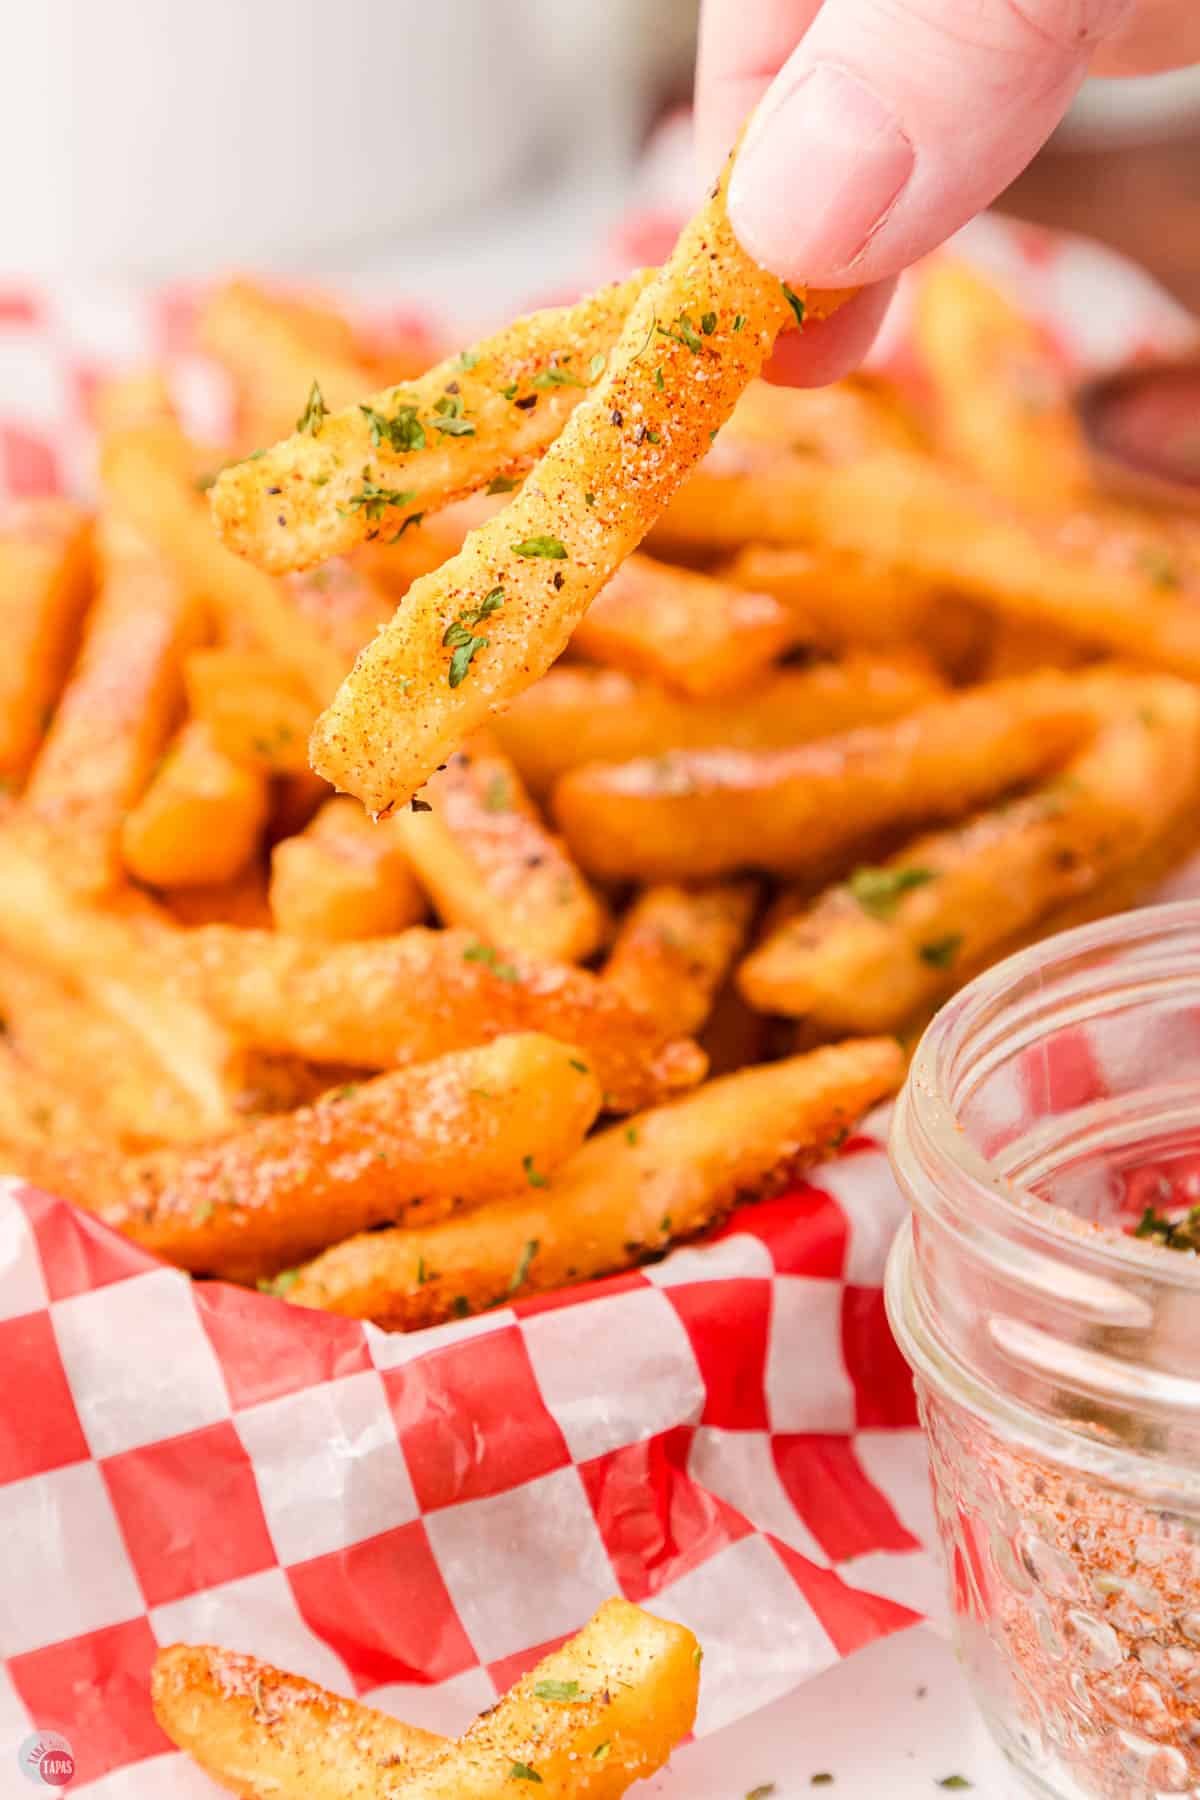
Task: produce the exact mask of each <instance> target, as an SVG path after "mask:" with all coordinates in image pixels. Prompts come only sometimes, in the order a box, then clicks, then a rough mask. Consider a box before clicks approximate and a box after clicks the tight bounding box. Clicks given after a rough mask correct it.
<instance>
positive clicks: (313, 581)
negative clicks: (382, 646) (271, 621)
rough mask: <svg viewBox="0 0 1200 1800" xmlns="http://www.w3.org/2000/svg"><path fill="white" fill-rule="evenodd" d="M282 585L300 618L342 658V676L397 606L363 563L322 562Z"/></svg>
mask: <svg viewBox="0 0 1200 1800" xmlns="http://www.w3.org/2000/svg"><path fill="white" fill-rule="evenodd" d="M283 587H284V591H285V592H286V594H287V596H288V599H289V601H290V602H291V604H292V606H293V607H294V608H295V611H296V613H297V615H298V616H299V617H300V618H301V619H303V620H304V621H305V622H306V624H307V625H308V626H309V627H310V628H311V630H312V631H313V632H314V633H315V634H316V636H317V637H318V638H319V639H320V640H321V641H322V642H323V643H325V644H327V645H328V646H329V648H330V649H331V650H332V652H333V653H334V655H335V656H337V657H338V659H339V662H340V666H341V668H342V672H343V673H345V672H346V670H348V669H349V668H350V667H351V665H352V664H353V662H354V659H355V657H356V656H357V655H358V653H359V651H360V650H361V649H362V647H363V645H364V644H365V643H367V642H368V641H369V640H370V639H371V638H372V637H374V635H375V633H376V632H377V631H378V630H379V627H380V626H381V625H386V623H387V621H388V620H389V619H390V618H391V616H392V612H393V609H394V607H395V600H394V599H393V597H392V595H391V593H390V592H389V591H388V589H387V588H386V587H385V586H384V585H383V583H382V582H381V581H380V580H379V579H377V577H376V576H375V574H374V573H373V572H372V570H370V569H369V568H367V567H366V566H364V564H363V563H362V562H361V561H358V562H356V563H347V562H342V561H341V560H340V559H336V560H334V561H333V562H327V563H323V564H322V566H321V567H320V568H319V569H309V570H308V571H307V572H306V573H305V574H303V575H288V576H286V577H285V578H284V582H283Z"/></svg>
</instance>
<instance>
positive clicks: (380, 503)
mask: <svg viewBox="0 0 1200 1800" xmlns="http://www.w3.org/2000/svg"><path fill="white" fill-rule="evenodd" d="M416 497H417V490H416V489H415V488H390V487H381V486H380V484H379V483H378V482H377V481H372V480H371V474H370V470H369V469H364V470H363V472H362V486H361V488H359V490H358V492H357V494H351V496H350V498H349V500H347V502H346V504H345V506H343V507H342V508H341V511H342V512H344V513H351V512H361V513H362V514H363V515H364V517H366V518H368V519H382V517H383V515H384V513H385V512H386V510H387V508H388V507H389V506H407V505H408V503H409V501H410V500H415V499H416Z"/></svg>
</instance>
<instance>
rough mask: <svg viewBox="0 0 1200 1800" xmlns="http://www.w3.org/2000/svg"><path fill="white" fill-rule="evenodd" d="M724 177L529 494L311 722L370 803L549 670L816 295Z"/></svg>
mask: <svg viewBox="0 0 1200 1800" xmlns="http://www.w3.org/2000/svg"><path fill="white" fill-rule="evenodd" d="M730 166H731V165H730ZM727 180H728V168H727V169H726V172H725V173H724V174H723V175H722V177H721V180H720V181H719V183H718V184H717V186H716V188H715V189H714V190H713V193H712V195H711V196H710V197H709V198H708V200H706V202H705V203H704V205H703V206H702V207H701V209H700V211H699V212H698V213H697V214H696V216H695V218H694V219H693V220H692V221H691V223H690V224H689V225H687V226H686V227H685V228H684V230H683V232H682V234H681V236H680V239H679V242H678V244H677V245H676V248H675V250H674V251H673V252H672V254H671V256H670V257H669V258H668V260H667V262H666V263H665V264H664V265H663V268H662V269H661V270H660V271H659V273H658V274H657V275H656V276H655V277H654V279H653V280H652V281H651V282H650V283H649V284H648V286H647V287H646V288H645V289H644V290H643V292H642V293H641V295H640V296H639V298H638V299H637V300H636V301H635V303H634V305H633V306H632V308H631V310H630V313H629V317H628V319H627V320H626V322H625V325H624V327H623V328H622V331H621V335H620V337H619V339H618V340H617V343H616V344H615V346H614V347H613V350H612V352H611V353H610V355H609V358H608V364H607V367H606V368H605V369H604V370H603V371H598V378H597V380H596V383H595V386H594V387H593V388H592V389H591V390H590V391H589V392H588V394H587V395H586V397H585V398H584V399H583V400H581V401H580V403H579V405H578V406H577V407H576V408H575V410H574V412H572V414H571V415H570V417H569V418H568V419H567V422H566V424H565V425H564V426H563V429H562V432H561V434H560V435H559V437H558V438H557V439H556V440H555V442H554V443H553V444H552V445H551V446H550V448H549V449H548V450H547V451H546V454H545V455H544V457H543V458H542V460H541V462H540V463H539V465H538V467H537V470H536V471H535V472H534V473H533V474H532V475H531V476H530V477H529V479H528V480H527V481H526V482H525V485H524V486H523V487H522V489H521V491H520V493H519V494H517V495H516V496H515V497H514V498H513V500H512V501H511V502H510V503H509V505H508V506H506V507H505V508H504V510H503V511H502V512H500V513H497V515H496V516H495V518H493V519H491V520H489V521H488V523H487V524H486V525H483V526H481V527H480V528H479V530H478V531H475V532H472V533H471V535H470V536H469V537H468V539H467V541H466V543H465V545H464V546H463V549H462V550H461V551H460V553H459V555H458V556H456V557H453V558H452V559H451V560H450V562H448V563H446V564H445V565H444V567H443V568H442V569H440V570H438V571H437V572H436V573H435V574H433V575H428V576H425V577H423V578H422V579H421V580H419V581H416V582H414V583H413V585H412V587H411V588H410V589H409V591H408V593H407V594H406V595H405V598H404V600H403V602H402V603H401V605H400V607H399V608H398V610H397V612H396V615H395V617H394V618H393V620H392V622H391V624H390V625H388V626H386V627H385V628H384V630H383V631H381V632H380V633H379V635H378V636H377V637H376V638H375V639H373V641H372V642H371V643H370V644H369V645H368V646H367V648H366V649H365V650H364V651H363V653H362V655H361V656H360V657H359V659H358V662H357V663H356V664H355V667H354V670H353V671H352V673H351V674H350V675H349V676H348V677H347V679H346V681H345V683H344V684H343V686H342V688H341V690H340V692H339V693H338V695H337V696H336V698H335V699H334V701H333V703H332V705H331V706H329V707H328V708H327V709H326V711H325V712H324V713H323V714H322V716H321V718H320V719H319V720H318V721H317V725H316V728H315V730H314V732H313V738H312V746H311V749H312V762H313V767H314V768H315V769H316V770H317V771H318V772H319V773H320V774H322V775H324V776H325V777H326V779H327V780H329V781H332V782H333V783H334V785H335V786H337V787H339V788H344V789H346V790H347V791H348V792H350V793H355V794H357V795H358V797H359V799H360V800H362V802H363V804H364V805H365V806H366V807H367V809H368V811H370V812H373V813H380V812H384V811H386V810H387V809H388V808H389V807H391V806H394V805H396V804H397V803H399V802H401V801H404V800H407V799H409V798H410V797H411V795H412V794H413V792H414V791H415V789H417V788H418V787H420V786H421V784H422V782H423V781H425V780H426V779H427V778H428V777H429V776H430V775H431V774H432V773H433V771H434V770H435V769H436V768H437V767H438V766H439V764H441V763H442V762H444V761H445V760H446V757H447V756H448V755H449V753H450V752H451V751H452V750H454V749H455V748H456V747H457V746H458V745H459V744H460V743H461V742H462V741H463V740H464V738H466V737H467V736H468V735H469V734H470V733H471V732H472V731H474V730H477V729H478V728H479V726H480V725H482V724H483V723H484V721H485V720H486V718H487V717H488V715H489V714H490V713H492V712H493V711H495V710H496V708H497V707H500V706H503V705H504V704H505V703H506V702H508V701H510V700H512V699H513V698H514V697H515V695H517V694H518V693H520V692H521V690H522V689H523V688H526V687H528V686H529V685H530V683H531V682H532V681H534V680H536V679H537V677H538V675H540V674H543V673H544V672H545V670H546V669H547V668H549V666H550V664H551V663H552V662H553V661H554V660H555V658H556V657H557V656H558V655H559V653H560V651H562V650H563V649H564V648H565V646H566V644H567V641H568V639H569V638H570V636H571V633H572V631H573V630H574V629H575V626H576V625H577V624H578V622H579V620H580V619H581V618H582V616H583V614H584V613H585V612H586V610H587V608H588V606H589V605H590V604H591V602H592V600H594V598H595V597H596V595H597V593H598V592H599V591H600V589H601V588H602V587H603V586H604V583H605V582H606V581H607V580H608V579H609V578H610V577H611V575H612V574H613V573H614V571H615V570H616V569H617V568H618V567H619V565H620V564H621V563H622V562H623V561H624V559H625V557H626V556H628V554H629V552H630V551H631V550H634V549H636V548H637V545H638V544H639V542H640V541H641V539H642V538H643V537H644V536H645V534H646V532H647V530H648V529H649V527H650V526H651V525H652V524H653V522H654V520H655V518H657V516H658V514H659V513H660V512H661V511H662V509H663V507H664V506H665V505H666V503H667V501H668V500H669V499H670V497H671V495H672V494H673V493H674V492H675V490H676V488H677V487H678V486H679V484H680V482H681V481H682V480H683V479H684V477H685V476H686V475H687V473H688V471H689V469H691V468H692V467H693V466H694V465H695V464H696V463H697V462H698V461H699V460H700V457H701V456H702V455H703V454H704V452H705V450H706V449H707V448H708V445H709V442H710V435H711V433H712V432H713V431H715V430H716V429H717V428H718V427H719V426H721V425H722V424H724V422H725V420H726V418H727V417H728V416H729V413H730V412H731V411H732V409H733V406H734V403H735V402H736V400H737V397H738V395H739V394H740V393H741V391H742V390H743V388H744V387H745V386H746V383H747V382H748V381H749V380H750V379H751V378H752V377H753V376H754V375H756V374H757V373H758V371H759V369H760V368H761V367H762V364H763V362H764V360H765V358H766V356H767V354H768V353H769V351H770V349H771V346H772V344H773V343H774V340H775V337H776V335H777V333H778V332H779V331H780V330H781V329H783V327H784V326H785V325H788V324H794V323H796V319H797V317H802V316H803V313H804V304H805V303H804V300H803V299H802V298H801V297H798V296H796V295H794V294H792V293H791V290H790V289H789V288H787V287H786V286H785V285H784V284H782V283H781V282H780V281H779V279H778V277H776V276H772V275H767V274H766V273H765V271H763V270H762V269H760V268H758V267H757V265H756V264H755V263H753V262H752V261H751V259H750V258H749V257H748V256H747V254H746V252H745V251H744V250H743V249H742V246H741V244H740V243H739V241H738V239H737V238H736V236H735V235H734V232H733V229H732V227H731V226H730V224H729V220H728V218H727V216H726V212H725V186H726V182H727ZM789 296H790V298H789ZM839 298H840V297H830V296H825V297H823V298H822V300H821V305H822V306H823V307H824V308H825V309H828V308H829V307H831V306H832V305H834V304H836V303H837V300H838V299H839ZM458 398H461V396H460V397H458ZM457 403H458V399H457V398H456V400H455V401H454V402H453V403H452V404H457ZM468 422H469V421H468ZM330 485H331V486H332V485H333V484H332V483H331V484H330ZM361 491H362V490H360V492H361ZM367 504H369V502H368V503H367ZM363 510H365V506H364V508H363Z"/></svg>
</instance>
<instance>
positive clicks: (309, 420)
mask: <svg viewBox="0 0 1200 1800" xmlns="http://www.w3.org/2000/svg"><path fill="white" fill-rule="evenodd" d="M327 410H328V408H327V407H326V405H325V400H324V397H323V396H322V393H321V389H320V385H319V384H318V382H316V381H315V380H314V382H313V384H312V386H311V387H310V388H309V390H308V399H307V401H306V402H305V406H304V411H303V412H302V413H301V414H300V417H299V418H298V419H297V420H296V430H297V431H307V432H308V434H309V436H310V437H320V435H321V427H322V425H323V424H324V423H325V414H326V412H327Z"/></svg>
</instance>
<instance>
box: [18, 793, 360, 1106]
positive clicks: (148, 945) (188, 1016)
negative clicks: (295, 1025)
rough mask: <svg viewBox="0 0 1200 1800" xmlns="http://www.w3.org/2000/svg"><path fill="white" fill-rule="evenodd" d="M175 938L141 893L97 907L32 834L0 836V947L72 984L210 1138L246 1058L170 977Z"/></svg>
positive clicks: (234, 1097) (239, 1085)
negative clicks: (175, 1087) (142, 1055)
mask: <svg viewBox="0 0 1200 1800" xmlns="http://www.w3.org/2000/svg"><path fill="white" fill-rule="evenodd" d="M164 934H165V941H164ZM175 935H176V934H174V933H171V932H169V931H168V929H167V927H166V925H165V922H164V920H163V917H162V915H161V914H160V913H159V912H158V910H157V908H156V907H154V906H153V905H152V904H151V902H150V901H149V900H147V899H145V897H144V896H141V895H139V894H136V893H129V894H123V893H120V894H118V893H114V894H112V895H110V896H109V897H108V899H107V903H106V906H105V907H104V908H103V909H102V908H101V907H99V906H96V905H93V904H90V903H89V902H87V901H86V900H84V899H82V898H80V897H78V896H77V895H76V894H74V893H72V892H71V891H70V890H69V889H68V888H67V887H66V886H65V885H64V884H63V883H62V882H61V881H60V880H59V879H58V878H56V876H55V874H54V873H53V872H52V869H51V865H50V862H49V859H48V858H47V857H46V855H45V853H44V847H43V845H42V842H41V834H40V833H38V832H36V831H34V830H31V829H30V828H29V827H28V826H25V827H23V828H21V829H17V828H14V827H11V826H10V827H9V828H8V829H7V830H6V831H5V832H4V835H3V839H2V841H0V946H3V947H4V948H5V949H6V950H8V951H9V952H10V953H11V954H12V955H13V956H15V957H18V958H20V957H27V958H29V959H31V960H34V961H36V962H37V963H39V964H40V965H41V966H42V967H44V968H45V969H47V970H48V971H49V972H50V973H52V974H54V975H56V976H57V977H58V978H59V980H60V981H63V982H66V983H68V984H73V985H74V986H75V987H76V988H77V989H78V991H79V992H80V993H82V994H83V995H84V996H85V997H86V998H87V999H89V1000H91V1001H92V1002H94V1004H96V1005H97V1006H99V1007H100V1008H101V1009H102V1010H104V1011H105V1012H107V1013H108V1014H109V1015H110V1016H111V1017H113V1018H114V1019H116V1020H119V1021H121V1022H122V1023H123V1024H124V1025H125V1026H126V1028H127V1029H128V1030H129V1031H131V1032H133V1033H135V1034H136V1035H137V1036H139V1037H140V1038H141V1039H142V1041H143V1042H144V1044H145V1045H146V1046H147V1049H148V1051H149V1052H150V1053H151V1054H152V1055H153V1056H154V1057H155V1058H156V1059H157V1060H158V1062H159V1063H160V1064H161V1066H163V1067H165V1068H167V1069H169V1070H170V1071H171V1072H172V1074H173V1075H174V1078H175V1080H176V1081H177V1082H178V1084H179V1086H180V1087H181V1088H182V1089H183V1091H184V1093H185V1094H186V1095H187V1096H188V1098H189V1099H190V1101H191V1104H192V1106H193V1107H194V1109H195V1118H196V1122H197V1131H196V1135H197V1136H214V1135H218V1134H220V1133H222V1132H226V1131H229V1130H231V1129H232V1128H233V1127H234V1126H235V1125H236V1124H237V1123H239V1119H240V1112H241V1107H240V1103H239V1102H240V1097H241V1095H242V1094H243V1092H244V1089H245V1087H246V1083H247V1067H248V1061H247V1056H246V1052H245V1049H244V1047H243V1046H242V1045H241V1044H239V1043H238V1042H237V1040H236V1039H235V1038H234V1037H233V1036H232V1035H231V1034H230V1033H229V1032H228V1031H227V1030H226V1029H225V1028H223V1027H222V1026H221V1025H220V1024H218V1023H217V1021H216V1020H215V1019H214V1018H213V1017H212V1016H211V1015H210V1014H209V1013H208V1012H207V1011H206V1009H205V1008H204V1007H203V1006H201V1005H199V1004H198V1003H197V1002H195V1001H194V1000H192V999H190V998H189V997H188V996H186V995H185V994H183V993H182V992H180V991H179V989H178V987H177V985H176V984H175V983H174V982H173V981H172V979H171V976H172V968H171V955H170V951H169V948H168V947H167V946H169V945H170V944H171V943H173V941H174V936H175ZM178 935H179V936H181V937H182V936H183V934H182V933H180V934H178ZM285 1048H286V1046H285ZM316 1060H320V1059H316ZM332 1060H334V1061H339V1060H342V1059H340V1058H333V1059H332Z"/></svg>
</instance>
